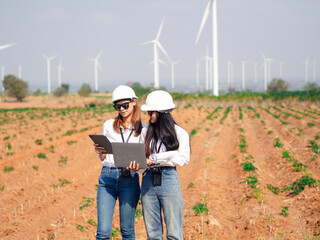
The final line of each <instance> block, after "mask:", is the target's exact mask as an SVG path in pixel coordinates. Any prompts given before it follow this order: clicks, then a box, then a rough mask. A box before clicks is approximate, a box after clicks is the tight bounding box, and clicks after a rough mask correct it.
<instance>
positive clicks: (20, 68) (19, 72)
mask: <svg viewBox="0 0 320 240" xmlns="http://www.w3.org/2000/svg"><path fill="white" fill-rule="evenodd" d="M18 78H19V79H22V67H21V66H19V67H18Z"/></svg>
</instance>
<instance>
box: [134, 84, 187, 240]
mask: <svg viewBox="0 0 320 240" xmlns="http://www.w3.org/2000/svg"><path fill="white" fill-rule="evenodd" d="M174 107H175V104H174V103H173V100H172V97H171V96H170V94H169V93H167V92H165V91H162V90H157V91H154V92H151V93H150V94H149V95H148V96H147V99H146V103H145V104H144V105H142V106H141V110H142V111H148V114H149V126H148V128H147V129H143V130H142V133H141V138H142V139H143V141H144V142H145V150H146V156H147V163H148V166H149V168H148V169H147V170H146V171H145V172H144V173H143V178H142V185H141V203H142V211H143V218H144V222H145V226H146V230H147V234H148V239H162V235H163V224H162V214H163V218H164V221H165V224H166V232H167V239H178V240H183V225H182V210H183V199H182V193H181V189H180V184H179V176H178V173H177V170H176V166H184V165H186V164H188V163H189V158H190V145H189V135H188V133H187V132H186V131H185V130H184V129H183V128H181V127H179V126H178V125H177V124H176V123H175V121H174V120H173V118H172V116H171V114H170V112H171V111H172V110H173V108H174ZM130 167H131V169H132V170H134V171H137V170H138V169H139V168H138V167H137V168H135V167H136V166H134V165H133V164H132V165H130ZM139 172H140V171H139Z"/></svg>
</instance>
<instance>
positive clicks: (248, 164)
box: [241, 162, 256, 172]
mask: <svg viewBox="0 0 320 240" xmlns="http://www.w3.org/2000/svg"><path fill="white" fill-rule="evenodd" d="M241 165H242V168H243V171H245V172H254V171H255V170H256V167H255V166H253V164H252V163H251V162H244V163H241Z"/></svg>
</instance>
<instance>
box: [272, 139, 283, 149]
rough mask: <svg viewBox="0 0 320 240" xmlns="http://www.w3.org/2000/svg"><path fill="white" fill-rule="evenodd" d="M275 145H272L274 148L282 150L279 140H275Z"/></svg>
mask: <svg viewBox="0 0 320 240" xmlns="http://www.w3.org/2000/svg"><path fill="white" fill-rule="evenodd" d="M275 141H276V142H275V144H273V146H274V147H277V148H282V146H283V144H282V143H281V142H280V139H279V138H275Z"/></svg>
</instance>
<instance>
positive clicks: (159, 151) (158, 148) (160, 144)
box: [157, 139, 163, 153]
mask: <svg viewBox="0 0 320 240" xmlns="http://www.w3.org/2000/svg"><path fill="white" fill-rule="evenodd" d="M162 143H163V139H161V142H160V145H159V147H158V150H157V153H159V152H160V148H161V145H162Z"/></svg>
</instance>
